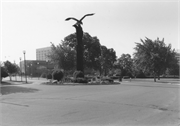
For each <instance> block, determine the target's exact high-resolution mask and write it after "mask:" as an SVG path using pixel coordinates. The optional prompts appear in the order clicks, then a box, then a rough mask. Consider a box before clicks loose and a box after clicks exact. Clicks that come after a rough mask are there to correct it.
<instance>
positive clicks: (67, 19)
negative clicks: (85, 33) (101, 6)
mask: <svg viewBox="0 0 180 126" xmlns="http://www.w3.org/2000/svg"><path fill="white" fill-rule="evenodd" d="M92 15H94V13H92V14H86V15H84V16H83V17H82V18H81V19H80V20H78V19H76V18H73V17H69V18H66V20H65V21H69V20H71V19H72V20H75V21H77V23H76V24H77V25H82V24H83V23H82V20H83V19H84V18H85V17H86V16H92Z"/></svg>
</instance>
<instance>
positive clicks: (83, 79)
mask: <svg viewBox="0 0 180 126" xmlns="http://www.w3.org/2000/svg"><path fill="white" fill-rule="evenodd" d="M73 82H74V83H88V79H86V78H76V79H74V81H73Z"/></svg>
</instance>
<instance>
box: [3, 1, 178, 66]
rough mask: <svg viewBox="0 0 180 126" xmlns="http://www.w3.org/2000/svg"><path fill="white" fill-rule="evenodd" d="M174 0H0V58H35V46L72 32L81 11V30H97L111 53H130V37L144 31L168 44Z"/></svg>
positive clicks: (174, 39)
mask: <svg viewBox="0 0 180 126" xmlns="http://www.w3.org/2000/svg"><path fill="white" fill-rule="evenodd" d="M178 4H179V3H178V0H166V1H162V0H156V1H149V0H148V1H147V0H143V1H132V0H131V1H120V0H119V1H98V2H97V1H96V2H95V1H94V2H93V1H86V2H80V1H78V2H72V1H71V2H62V1H58V0H55V1H44V0H40V1H36V0H32V1H27V0H24V1H18V2H14V1H13V2H12V1H8V0H2V1H1V23H2V24H1V61H4V60H10V61H12V62H13V61H14V60H15V61H16V63H18V62H19V58H20V57H22V58H23V50H26V59H28V60H35V59H36V49H37V48H42V47H47V46H50V45H51V44H50V42H53V43H54V44H55V45H57V44H59V43H60V42H61V40H63V39H64V37H66V36H67V35H69V34H71V33H74V32H75V28H74V27H72V25H73V24H74V23H75V22H74V21H68V22H66V21H65V19H66V18H67V17H71V16H72V17H76V18H81V17H82V16H83V15H84V14H86V13H95V15H94V16H91V17H87V18H85V19H84V20H83V30H84V32H88V33H89V34H90V35H91V36H97V37H98V38H99V40H100V43H101V44H102V45H105V46H107V47H108V48H114V50H115V51H116V55H117V57H120V56H121V54H123V53H129V54H131V55H132V54H133V53H134V51H135V50H134V47H135V46H136V45H135V42H140V39H145V37H148V38H150V39H152V40H155V39H157V37H159V38H160V40H161V39H162V38H164V39H165V43H166V44H171V45H172V48H175V49H178V47H179V44H178V42H179V36H178V35H179V33H178V32H179V31H178V27H179V25H178V23H179V21H178V19H179V17H178V16H179V15H180V14H178V11H179V10H178V9H179V7H178Z"/></svg>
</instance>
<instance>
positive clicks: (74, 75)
mask: <svg viewBox="0 0 180 126" xmlns="http://www.w3.org/2000/svg"><path fill="white" fill-rule="evenodd" d="M73 77H74V79H77V78H84V73H83V72H82V71H75V72H74V73H73Z"/></svg>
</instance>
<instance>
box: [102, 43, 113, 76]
mask: <svg viewBox="0 0 180 126" xmlns="http://www.w3.org/2000/svg"><path fill="white" fill-rule="evenodd" d="M99 61H100V65H101V66H102V72H103V73H104V75H105V76H106V75H107V73H109V71H110V70H111V69H112V68H113V66H114V63H115V61H116V52H115V51H114V49H112V48H110V49H108V48H107V47H106V46H101V57H100V60H99Z"/></svg>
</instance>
